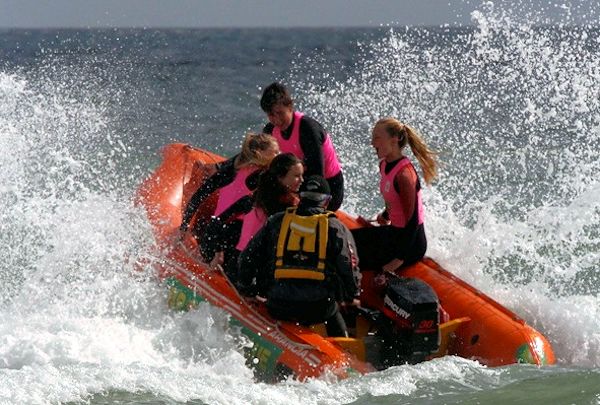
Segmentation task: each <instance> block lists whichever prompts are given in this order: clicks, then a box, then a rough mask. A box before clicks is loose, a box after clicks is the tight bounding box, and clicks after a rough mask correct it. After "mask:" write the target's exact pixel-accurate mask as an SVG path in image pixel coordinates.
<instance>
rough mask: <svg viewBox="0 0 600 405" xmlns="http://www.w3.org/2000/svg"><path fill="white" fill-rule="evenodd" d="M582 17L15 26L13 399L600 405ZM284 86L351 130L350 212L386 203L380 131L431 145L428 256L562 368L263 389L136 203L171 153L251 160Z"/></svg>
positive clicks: (599, 321) (1, 385)
mask: <svg viewBox="0 0 600 405" xmlns="http://www.w3.org/2000/svg"><path fill="white" fill-rule="evenodd" d="M569 22H570V19H569V13H566V14H565V23H564V24H553V25H547V24H545V21H544V20H543V19H541V17H539V16H538V15H536V13H535V12H533V13H530V14H526V15H523V14H520V13H519V12H518V10H517V11H515V10H513V9H509V8H502V7H499V6H494V4H492V3H486V4H483V5H482V6H481V7H480V8H479V9H478V10H477V11H476V12H474V13H473V14H472V26H468V27H429V28H405V27H381V28H376V29H357V28H345V29H218V30H216V29H215V30H212V29H206V30H152V29H140V30H5V31H1V32H0V167H1V170H0V205H1V207H2V209H1V210H0V243H1V245H2V248H1V249H0V403H2V404H46V403H91V404H104V403H126V404H178V403H193V404H233V403H235V404H243V403H246V404H261V403H262V404H272V403H277V404H298V403H302V404H338V403H356V404H387V403H394V404H396V403H406V404H429V403H436V404H438V403H447V404H459V403H460V404H463V403H473V404H475V403H481V404H489V403H499V404H500V403H502V404H504V403H523V404H525V403H526V404H546V403H557V404H571V403H575V404H596V403H598V402H600V302H599V293H600V279H599V277H598V270H599V269H600V253H599V251H600V231H599V229H600V202H599V201H600V183H599V182H598V180H597V173H598V171H599V169H600V167H599V166H600V162H599V159H598V154H599V152H598V151H599V147H600V110H599V104H600V101H599V95H600V57H599V56H600V55H599V49H600V30H599V29H598V28H597V27H591V26H573V25H571V24H569ZM274 80H282V81H284V82H286V83H288V84H289V85H290V87H291V89H292V91H293V95H294V97H295V100H296V104H297V106H298V108H299V109H300V110H302V111H305V112H306V113H308V114H309V115H311V116H313V117H315V118H316V119H318V120H319V121H320V122H322V123H323V124H324V125H325V127H326V128H327V129H328V131H329V132H330V133H331V134H332V139H333V142H334V144H335V146H336V148H337V150H338V152H339V154H340V158H341V161H342V163H343V165H344V170H345V177H346V179H347V198H346V200H345V202H344V206H343V208H344V209H346V210H347V211H350V212H352V213H356V214H362V215H364V216H372V215H375V214H376V212H377V209H378V207H381V206H382V202H381V199H380V197H378V193H377V188H376V184H377V172H376V170H377V166H376V164H377V161H376V156H375V154H374V152H373V150H372V148H371V147H370V146H369V141H370V130H371V128H372V126H373V124H374V122H375V121H376V120H377V119H378V118H380V117H383V116H394V117H397V118H399V119H400V120H402V121H404V122H406V123H409V124H411V125H412V126H414V127H415V128H417V129H418V130H419V131H420V132H421V133H422V135H423V136H424V138H425V139H426V140H427V142H428V143H429V145H430V146H431V147H433V148H435V149H436V150H438V151H439V153H440V160H441V161H442V162H443V166H442V167H441V170H440V176H439V179H438V180H437V181H436V182H435V183H434V184H433V185H432V186H431V187H426V188H425V189H424V202H425V206H426V215H427V223H426V231H427V235H428V242H429V249H428V255H429V256H431V257H433V258H434V259H436V260H437V261H439V262H440V263H441V264H442V265H443V266H444V267H445V268H447V269H448V270H450V271H452V272H453V273H455V274H456V275H458V276H459V277H461V278H462V279H464V280H465V281H467V282H468V283H470V284H472V285H474V286H475V287H477V288H478V289H480V290H482V291H483V292H484V293H486V294H488V295H490V296H492V297H494V298H495V299H496V300H498V301H499V302H500V303H501V304H503V305H504V306H506V307H508V308H509V309H511V310H513V311H514V312H516V313H517V314H518V315H519V316H521V317H523V318H524V319H525V320H526V321H527V322H528V323H529V324H531V325H532V326H533V327H534V328H536V329H538V330H539V331H541V332H542V333H543V334H544V335H545V336H546V337H547V338H548V339H549V341H550V342H551V344H552V346H553V347H554V350H555V353H556V356H557V362H558V364H557V365H556V366H553V367H543V368H539V367H535V366H531V365H512V366H507V367H500V368H488V367H485V366H483V365H481V364H479V363H477V362H476V361H472V360H467V359H462V358H456V357H445V358H441V359H436V360H433V361H429V362H425V363H422V364H418V365H412V366H409V365H406V366H398V367H393V368H390V369H388V370H385V371H381V372H376V373H372V374H369V375H365V376H354V377H351V378H349V379H347V380H343V381H337V380H335V379H334V378H332V377H328V376H325V377H323V378H320V379H314V380H310V381H307V382H298V381H295V380H288V381H284V382H281V383H278V384H264V383H259V382H256V381H255V380H254V379H253V376H252V372H251V371H250V369H248V368H247V367H246V365H245V361H244V358H243V355H242V353H243V349H242V346H243V345H244V344H245V342H244V339H243V337H241V336H240V333H239V331H238V330H235V329H232V328H231V327H230V326H229V324H228V316H227V314H225V313H224V312H223V311H221V310H219V309H217V308H213V307H211V306H209V305H207V304H203V305H200V307H199V308H198V309H197V310H195V311H192V312H188V313H175V312H172V311H170V310H169V309H168V308H167V307H166V298H167V297H166V289H165V288H164V286H162V285H161V284H160V283H159V281H158V280H157V279H156V276H155V274H154V272H153V270H152V262H153V261H154V260H159V259H160V258H157V257H156V254H155V253H154V251H153V249H152V244H153V239H152V232H151V229H150V227H149V225H148V222H147V220H146V218H145V214H144V212H143V210H142V209H140V208H139V207H136V206H135V205H134V204H133V196H134V194H135V190H136V187H137V186H138V185H139V183H140V182H141V180H142V179H143V178H144V177H145V176H147V175H148V174H149V173H150V172H151V171H152V170H153V169H154V168H155V167H156V166H157V164H158V163H159V161H160V156H159V149H160V147H161V146H162V145H165V144H167V143H169V142H186V143H190V144H192V145H195V146H198V147H201V148H205V149H209V150H212V151H215V152H217V153H220V154H223V155H226V156H230V155H232V154H233V153H235V152H236V151H237V150H238V149H239V147H240V144H241V140H242V138H243V136H244V134H245V133H246V132H247V131H249V130H251V131H260V130H261V129H262V127H263V125H264V123H265V122H266V121H265V117H264V115H263V113H262V112H261V111H260V109H259V98H260V92H261V89H262V88H263V87H264V86H265V85H267V84H269V83H270V82H272V81H274ZM498 344H501V342H498Z"/></svg>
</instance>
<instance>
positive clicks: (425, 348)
mask: <svg viewBox="0 0 600 405" xmlns="http://www.w3.org/2000/svg"><path fill="white" fill-rule="evenodd" d="M162 157H163V159H162V163H161V164H160V165H159V166H158V168H157V169H156V170H155V171H154V172H153V173H152V174H151V175H150V176H149V177H148V178H147V179H146V180H145V181H144V182H143V183H142V184H141V186H140V188H139V189H138V195H137V198H138V202H139V203H140V204H142V205H143V206H144V207H145V209H146V212H147V216H148V219H149V221H150V223H151V224H152V227H153V231H154V234H155V238H156V244H157V249H158V251H159V252H160V256H159V257H160V259H159V260H156V267H157V270H158V272H159V276H160V277H161V278H162V279H163V280H164V281H165V283H166V285H167V286H168V288H169V299H168V304H169V306H171V307H172V308H175V309H180V310H189V309H191V308H194V307H195V306H197V305H198V303H200V302H202V301H208V302H209V303H211V304H212V305H215V306H217V307H219V308H222V309H223V310H225V311H227V312H228V313H229V314H230V323H232V324H233V325H236V326H239V327H241V330H242V332H243V333H244V334H245V335H246V336H247V337H248V338H249V339H250V340H251V341H252V342H253V345H252V347H251V348H250V349H247V350H246V353H245V354H246V358H247V360H248V365H249V366H250V367H252V368H253V369H254V371H255V375H256V376H257V378H259V379H261V380H266V381H275V380H277V379H281V378H284V377H286V376H289V375H292V376H294V377H295V378H299V379H306V378H309V377H318V376H321V375H323V374H324V373H333V374H334V375H337V376H339V377H341V378H343V377H346V376H347V375H348V373H352V372H358V373H367V372H370V371H374V370H378V369H384V368H386V367H390V366H393V365H399V364H405V363H415V362H419V361H424V360H428V359H432V358H435V357H440V356H444V355H455V356H460V357H464V358H468V359H474V360H477V361H479V362H481V363H482V364H485V365H488V366H502V365H508V364H513V363H530V364H536V365H548V364H554V363H555V357H554V353H553V351H552V347H551V346H550V344H549V342H548V340H547V339H546V338H545V337H544V336H543V335H542V334H541V333H539V332H538V331H536V330H535V329H533V328H532V327H531V326H529V325H527V324H526V323H525V321H524V320H523V319H521V318H519V317H518V316H517V315H515V314H514V313H513V312H511V311H510V310H508V309H506V308H505V307H503V306H502V305H500V304H499V303H497V302H496V301H494V300H493V299H492V298H490V297H488V296H487V295H485V294H483V293H482V292H480V291H478V290H477V289H475V288H473V287H472V286H470V285H468V284H467V283H465V282H464V281H462V280H460V279H459V278H457V277H456V276H454V275H453V274H451V273H450V272H448V271H446V270H444V269H443V268H442V267H440V265H438V264H437V263H436V262H435V261H434V260H432V259H431V258H427V257H426V258H424V259H423V260H421V261H420V262H418V263H416V264H414V265H411V266H408V267H406V268H403V269H402V271H401V277H393V276H392V277H388V278H386V279H385V285H383V286H382V285H381V282H380V281H381V277H378V275H379V274H380V273H378V272H377V271H376V270H375V269H361V274H362V279H361V291H362V292H361V297H360V299H361V303H362V305H361V308H353V307H351V308H350V309H347V310H346V311H345V313H344V317H345V318H346V322H347V324H348V327H349V331H350V334H351V337H347V338H346V337H329V336H326V332H325V331H324V329H325V328H324V327H323V326H322V325H315V326H311V327H304V326H300V325H297V324H294V323H289V322H280V321H276V320H274V319H273V318H271V317H270V316H269V314H268V313H267V311H266V308H265V306H264V305H263V304H261V303H258V302H256V301H253V300H247V299H245V298H243V297H242V296H240V295H239V294H238V292H237V290H236V289H235V287H234V286H233V285H232V284H231V283H230V282H229V280H228V278H227V277H226V276H225V275H224V273H223V272H222V271H221V270H220V269H215V268H211V267H210V266H209V265H208V264H206V263H204V262H202V260H201V258H200V257H199V253H198V251H199V250H198V246H197V241H196V238H195V237H194V236H193V235H192V234H191V233H189V234H188V235H186V236H185V237H184V238H181V237H180V233H179V231H178V227H179V225H180V223H181V219H182V213H183V210H184V208H185V206H186V203H187V201H188V200H189V198H190V197H191V196H192V194H193V193H194V192H195V191H196V190H197V188H198V187H199V186H200V185H201V184H202V182H203V181H204V180H205V179H206V178H207V177H208V176H210V175H211V174H212V173H214V171H215V169H216V166H215V165H216V164H217V163H218V162H220V161H222V160H223V158H221V157H220V156H217V155H215V154H212V153H210V152H207V151H204V150H200V149H197V148H193V147H191V146H189V145H185V144H170V145H167V146H166V147H164V148H163V150H162ZM214 194H215V195H213V196H211V198H209V200H208V201H207V202H205V203H204V205H203V206H202V207H201V208H200V210H199V211H198V212H197V214H196V217H195V218H194V221H197V222H198V223H201V222H202V219H207V218H208V217H210V215H211V214H212V212H213V210H214V205H215V202H216V198H217V195H216V194H218V192H215V193H214ZM336 215H337V216H338V218H340V219H341V220H342V221H343V222H344V223H345V224H346V225H347V226H348V227H349V228H356V227H359V226H363V225H361V224H359V222H358V221H357V220H356V219H355V218H353V217H351V216H349V215H347V214H345V213H344V212H341V211H338V212H337V213H336ZM376 281H377V282H376ZM441 308H443V310H442V309H441Z"/></svg>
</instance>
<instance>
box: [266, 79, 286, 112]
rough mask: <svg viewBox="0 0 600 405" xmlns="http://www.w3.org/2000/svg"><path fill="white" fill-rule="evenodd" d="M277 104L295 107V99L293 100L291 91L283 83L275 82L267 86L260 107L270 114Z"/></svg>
mask: <svg viewBox="0 0 600 405" xmlns="http://www.w3.org/2000/svg"><path fill="white" fill-rule="evenodd" d="M277 105H283V106H285V107H293V106H294V100H292V96H290V92H289V91H288V89H287V88H286V87H285V86H284V85H283V84H281V83H278V82H274V83H271V84H269V85H268V86H267V87H265V89H264V91H263V93H262V97H261V98H260V108H262V110H263V111H264V112H266V113H267V114H269V113H271V111H273V108H274V107H275V106H277Z"/></svg>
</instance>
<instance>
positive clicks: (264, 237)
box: [237, 220, 274, 297]
mask: <svg viewBox="0 0 600 405" xmlns="http://www.w3.org/2000/svg"><path fill="white" fill-rule="evenodd" d="M272 234H273V230H272V224H271V221H270V220H269V221H267V223H266V224H265V226H263V227H262V228H261V229H260V230H259V231H258V232H257V233H256V235H254V237H253V238H252V239H251V240H250V242H249V243H248V246H246V249H244V250H243V251H242V252H241V253H240V257H239V259H238V279H237V287H238V290H239V291H240V293H241V294H243V295H245V296H255V295H261V296H263V297H266V296H267V286H268V285H269V278H268V274H269V273H268V271H269V268H270V267H271V264H272V260H271V259H270V258H271V257H272V256H273V254H274V251H273V243H274V242H273V237H272ZM270 274H272V271H271V273H270Z"/></svg>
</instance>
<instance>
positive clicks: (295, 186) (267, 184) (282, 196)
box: [236, 153, 304, 251]
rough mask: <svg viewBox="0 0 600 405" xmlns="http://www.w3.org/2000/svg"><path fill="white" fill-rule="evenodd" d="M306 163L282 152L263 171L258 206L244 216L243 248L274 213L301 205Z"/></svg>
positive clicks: (240, 245)
mask: <svg viewBox="0 0 600 405" xmlns="http://www.w3.org/2000/svg"><path fill="white" fill-rule="evenodd" d="M303 175H304V166H303V164H302V161H301V160H300V159H298V158H297V157H296V156H295V155H294V154H293V153H282V154H281V155H278V156H277V157H275V158H274V159H273V160H272V161H271V164H270V165H269V168H268V169H267V171H265V172H264V173H262V174H261V175H260V178H259V180H258V187H257V188H256V191H255V192H254V207H253V208H252V211H250V212H249V213H248V215H246V216H245V217H244V223H243V225H242V234H241V236H240V240H239V242H238V244H237V246H236V248H237V250H239V251H242V250H244V248H245V247H246V245H247V244H248V242H249V241H250V239H252V236H254V234H256V232H258V230H259V229H260V228H261V227H262V226H263V225H264V223H265V222H266V221H267V218H268V217H270V216H271V215H273V214H275V213H277V212H282V211H285V209H286V208H288V207H291V206H294V205H298V202H299V201H300V200H299V197H298V190H299V189H300V185H301V184H302V181H303Z"/></svg>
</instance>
